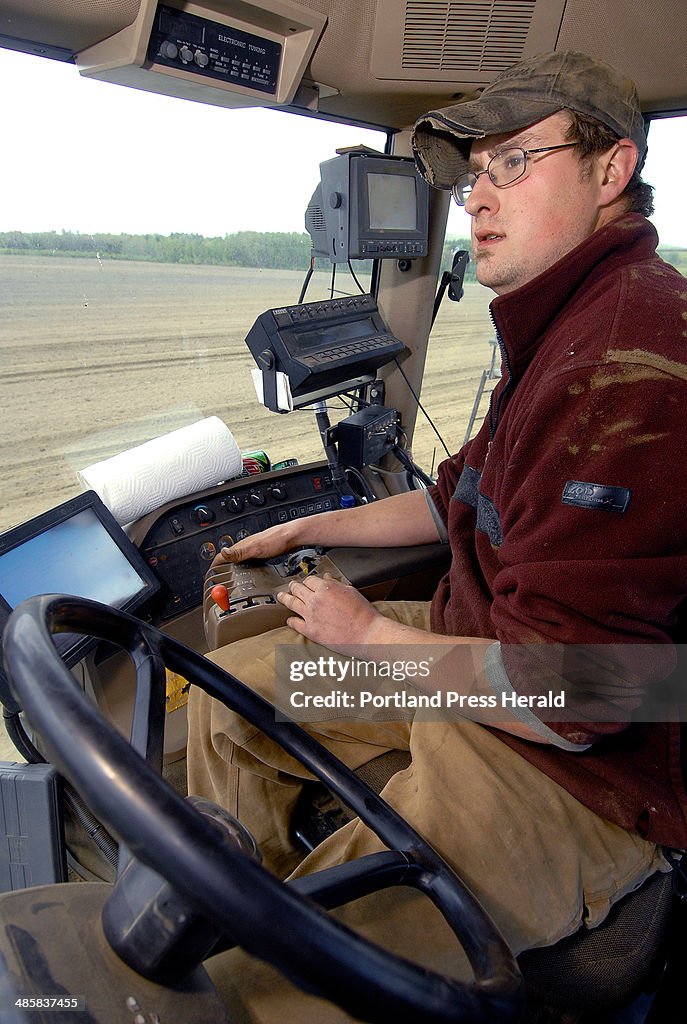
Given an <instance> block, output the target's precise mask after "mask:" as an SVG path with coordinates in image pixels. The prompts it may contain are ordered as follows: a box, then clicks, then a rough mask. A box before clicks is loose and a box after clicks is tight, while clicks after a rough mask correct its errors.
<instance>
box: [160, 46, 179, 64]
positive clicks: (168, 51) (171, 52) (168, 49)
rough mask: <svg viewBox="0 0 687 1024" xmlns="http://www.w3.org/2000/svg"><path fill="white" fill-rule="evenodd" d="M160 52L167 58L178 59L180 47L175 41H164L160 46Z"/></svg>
mask: <svg viewBox="0 0 687 1024" xmlns="http://www.w3.org/2000/svg"><path fill="white" fill-rule="evenodd" d="M160 54H161V56H162V57H166V58H167V60H176V59H177V56H178V55H179V48H178V47H177V45H176V44H175V43H163V44H162V46H161V47H160Z"/></svg>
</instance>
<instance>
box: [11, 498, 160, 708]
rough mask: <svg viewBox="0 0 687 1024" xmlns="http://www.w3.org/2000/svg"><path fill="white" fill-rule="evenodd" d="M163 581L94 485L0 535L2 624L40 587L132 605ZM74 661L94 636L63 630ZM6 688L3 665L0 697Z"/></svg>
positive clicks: (62, 645)
mask: <svg viewBox="0 0 687 1024" xmlns="http://www.w3.org/2000/svg"><path fill="white" fill-rule="evenodd" d="M159 587H160V584H159V582H158V580H157V578H156V577H155V575H154V574H153V572H152V570H151V569H150V567H149V566H148V565H147V564H146V562H145V561H144V560H143V558H142V557H141V555H140V554H139V552H138V550H137V549H136V547H135V546H134V545H133V543H132V542H131V541H130V540H129V538H128V537H127V535H126V534H125V533H124V531H123V530H122V528H121V526H119V524H118V523H117V522H116V520H115V519H114V517H113V516H112V514H111V512H110V511H109V510H108V509H107V508H106V506H105V505H104V504H103V502H102V501H101V499H100V498H99V497H98V495H97V494H96V493H95V491H87V492H86V493H85V494H80V495H78V496H77V497H76V498H72V499H71V500H70V501H66V502H64V504H62V505H59V506H58V507H57V508H54V509H51V510H50V511H49V512H45V513H43V515H40V516H37V517H36V518H35V519H31V520H30V521H29V522H27V523H22V524H21V525H20V526H16V527H14V528H13V529H11V530H8V531H7V532H6V533H3V534H1V535H0V632H2V630H4V627H5V623H6V621H7V619H8V618H9V616H10V613H11V612H12V610H13V609H14V608H16V607H17V606H18V605H19V604H21V602H22V601H23V600H25V599H26V598H27V597H33V596H34V595H36V594H70V595H73V596H75V597H87V598H91V599H92V600H94V601H100V602H102V603H103V604H108V605H111V606H112V607H113V608H120V609H123V610H124V611H132V610H133V609H134V608H137V607H139V605H141V604H142V603H143V602H144V601H147V600H148V598H149V597H152V595H153V594H155V593H156V591H157V590H159ZM54 642H55V645H56V646H57V649H58V650H59V652H60V654H61V656H62V657H63V658H64V660H65V661H66V662H67V664H69V665H73V664H75V663H76V662H77V661H78V660H79V659H80V658H82V657H83V656H84V654H86V652H87V651H88V650H89V649H90V648H91V647H93V646H94V645H95V643H96V642H97V641H96V640H94V639H93V638H92V637H88V636H80V635H77V634H74V633H58V634H56V635H55V636H54ZM8 695H9V690H7V680H6V678H5V676H4V675H3V672H2V669H1V668H0V699H2V702H3V703H6V701H5V697H6V696H8Z"/></svg>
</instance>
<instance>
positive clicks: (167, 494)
mask: <svg viewBox="0 0 687 1024" xmlns="http://www.w3.org/2000/svg"><path fill="white" fill-rule="evenodd" d="M240 472H241V452H240V451H239V448H238V445H237V444H236V441H235V440H234V437H233V435H232V433H231V431H230V430H229V428H228V427H227V426H226V424H225V423H223V422H222V420H221V419H219V418H218V417H217V416H209V417H208V418H207V419H204V420H199V421H198V422H197V423H192V424H191V425H190V426H188V427H181V429H180V430H173V431H172V432H171V433H169V434H163V435H162V437H156V438H154V439H153V440H152V441H146V442H145V444H141V445H138V447H136V448H130V449H129V451H126V452H121V454H119V455H114V456H113V457H112V458H111V459H105V460H104V461H103V462H96V463H95V464H94V465H93V466H88V468H87V469H82V470H81V472H80V473H77V476H78V478H79V480H80V481H81V483H82V484H83V485H84V486H85V487H88V488H91V489H92V490H94V491H95V492H96V493H97V494H98V495H99V496H100V498H102V500H103V502H104V503H105V505H107V507H108V508H109V509H110V511H111V512H112V514H113V516H114V517H115V519H116V520H117V522H118V523H120V524H124V523H131V522H133V521H134V519H139V518H140V517H141V516H144V515H145V514H146V512H150V511H152V509H155V508H159V507H160V505H164V504H165V502H167V501H173V500H174V499H175V498H180V497H182V496H183V495H186V494H192V493H193V492H194V491H198V490H201V489H202V488H203V487H213V486H214V485H215V484H219V483H221V482H222V481H223V480H229V479H231V477H234V476H238V475H239V473H240Z"/></svg>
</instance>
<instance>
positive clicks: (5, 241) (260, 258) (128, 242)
mask: <svg viewBox="0 0 687 1024" xmlns="http://www.w3.org/2000/svg"><path fill="white" fill-rule="evenodd" d="M310 246H311V242H310V235H308V234H306V233H305V232H302V233H301V232H297V231H288V232H278V231H237V232H236V233H235V234H231V235H224V236H223V237H221V238H220V237H216V238H206V237H205V236H204V235H191V234H182V233H181V232H174V233H173V234H171V235H157V234H148V235H125V234H122V235H109V234H102V233H100V232H97V233H95V234H86V233H81V232H79V231H4V232H0V253H2V254H5V255H25V256H28V255H31V256H35V255H42V256H74V257H91V258H92V257H94V256H97V257H98V258H99V259H101V260H107V259H112V260H143V261H145V262H151V263H192V264H193V263H197V264H205V265H210V266H228V267H257V268H261V269H272V270H303V269H305V268H307V267H308V265H309V263H310ZM456 249H467V250H469V249H470V242H469V240H468V239H466V238H447V239H446V240H445V242H444V250H443V254H442V263H441V265H442V269H445V268H448V267H450V266H451V260H452V257H453V253H454V252H455V250H456ZM660 252H661V255H662V256H663V258H664V259H666V260H667V261H668V262H669V263H672V264H673V265H674V266H676V267H677V268H678V270H681V271H682V272H683V273H687V249H678V248H672V247H671V248H668V247H661V248H660ZM356 263H357V261H356ZM317 265H318V266H321V265H325V266H329V262H328V261H327V260H318V261H317ZM360 269H361V270H362V271H363V272H364V270H366V269H368V267H366V266H365V265H364V264H363V265H362V266H361V268H360ZM465 279H466V280H467V281H474V280H475V271H474V266H473V265H472V263H471V264H470V265H469V266H468V269H467V273H466V275H465Z"/></svg>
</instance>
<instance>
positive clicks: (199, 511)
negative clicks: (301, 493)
mask: <svg viewBox="0 0 687 1024" xmlns="http://www.w3.org/2000/svg"><path fill="white" fill-rule="evenodd" d="M268 494H269V495H270V497H271V498H274V500H275V501H283V500H284V498H285V497H286V488H285V487H284V486H283V485H282V484H274V485H273V486H272V487H270V488H269V490H268ZM266 500H267V499H266V498H265V495H264V494H263V493H262V491H251V492H250V494H249V495H248V502H249V504H250V505H253V506H254V507H255V508H260V507H261V506H262V505H264V504H265V501H266ZM221 505H222V508H225V509H227V511H229V512H234V513H236V512H241V511H242V509H243V508H244V505H245V501H244V499H243V498H242V497H240V495H238V494H231V495H230V496H229V497H228V498H225V499H224V501H222V502H221ZM192 515H193V517H194V518H195V519H196V520H197V521H198V522H199V523H200V524H201V526H206V525H207V524H208V523H214V521H215V513H214V512H213V511H212V509H211V508H210V507H209V506H208V505H196V507H195V508H194V509H193V513H192Z"/></svg>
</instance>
